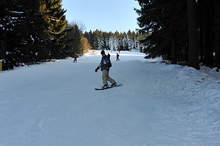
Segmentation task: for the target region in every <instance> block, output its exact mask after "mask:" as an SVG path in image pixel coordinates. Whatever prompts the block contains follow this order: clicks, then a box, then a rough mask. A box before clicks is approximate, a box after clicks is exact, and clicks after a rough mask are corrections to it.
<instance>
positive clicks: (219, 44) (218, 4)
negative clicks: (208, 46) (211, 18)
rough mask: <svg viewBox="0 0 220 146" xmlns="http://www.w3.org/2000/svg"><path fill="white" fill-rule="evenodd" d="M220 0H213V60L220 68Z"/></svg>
mask: <svg viewBox="0 0 220 146" xmlns="http://www.w3.org/2000/svg"><path fill="white" fill-rule="evenodd" d="M219 26H220V1H219V0H215V60H216V66H217V67H218V68H220V41H219V40H220V27H219Z"/></svg>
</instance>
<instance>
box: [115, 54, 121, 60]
mask: <svg viewBox="0 0 220 146" xmlns="http://www.w3.org/2000/svg"><path fill="white" fill-rule="evenodd" d="M116 61H120V59H119V54H118V53H117V54H116Z"/></svg>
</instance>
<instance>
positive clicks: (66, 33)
mask: <svg viewBox="0 0 220 146" xmlns="http://www.w3.org/2000/svg"><path fill="white" fill-rule="evenodd" d="M61 2H62V0H10V1H8V0H1V1H0V33H1V35H0V60H3V69H8V68H13V67H15V66H22V65H25V64H33V63H38V62H42V61H47V60H48V59H49V60H51V59H55V58H57V59H61V58H66V57H68V56H70V55H72V54H73V53H75V52H76V53H80V54H82V53H83V52H84V50H83V49H88V48H89V45H88V44H86V38H85V37H84V36H83V34H82V32H81V30H79V29H78V27H77V25H76V24H68V23H67V20H66V17H65V12H66V11H65V10H64V9H63V8H62V5H61ZM76 40H77V42H76ZM75 43H77V44H75ZM87 43H88V41H87ZM77 45H78V46H79V45H80V46H81V47H78V46H77ZM76 46H77V47H76ZM83 47H84V48H83Z"/></svg>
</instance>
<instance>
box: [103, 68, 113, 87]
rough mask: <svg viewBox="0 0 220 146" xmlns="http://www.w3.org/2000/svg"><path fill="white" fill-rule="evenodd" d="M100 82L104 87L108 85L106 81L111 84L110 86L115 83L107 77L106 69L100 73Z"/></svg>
mask: <svg viewBox="0 0 220 146" xmlns="http://www.w3.org/2000/svg"><path fill="white" fill-rule="evenodd" d="M102 81H103V84H104V85H107V84H108V82H107V81H109V82H111V83H112V84H113V83H115V80H113V79H112V78H111V77H109V71H108V70H106V69H104V70H103V71H102Z"/></svg>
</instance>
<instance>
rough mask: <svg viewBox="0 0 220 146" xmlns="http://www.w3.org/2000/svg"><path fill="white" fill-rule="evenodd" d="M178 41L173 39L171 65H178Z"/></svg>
mask: <svg viewBox="0 0 220 146" xmlns="http://www.w3.org/2000/svg"><path fill="white" fill-rule="evenodd" d="M175 41H176V40H175V39H172V62H171V64H177V56H176V42H175Z"/></svg>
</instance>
